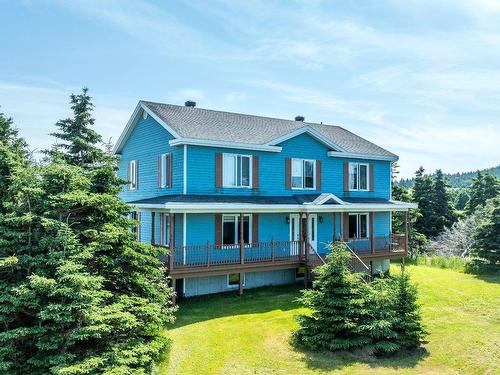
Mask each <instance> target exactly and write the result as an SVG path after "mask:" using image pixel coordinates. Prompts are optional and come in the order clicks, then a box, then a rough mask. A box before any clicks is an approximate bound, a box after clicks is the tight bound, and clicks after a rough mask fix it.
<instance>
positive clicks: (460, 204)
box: [454, 188, 469, 211]
mask: <svg viewBox="0 0 500 375" xmlns="http://www.w3.org/2000/svg"><path fill="white" fill-rule="evenodd" d="M468 201H469V192H468V189H463V188H461V189H457V191H456V195H455V199H454V205H455V209H456V210H460V211H462V210H464V209H465V206H466V205H467V202H468Z"/></svg>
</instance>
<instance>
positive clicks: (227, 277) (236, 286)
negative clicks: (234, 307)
mask: <svg viewBox="0 0 500 375" xmlns="http://www.w3.org/2000/svg"><path fill="white" fill-rule="evenodd" d="M234 273H239V272H234ZM229 275H230V274H229V273H228V274H227V275H226V286H227V288H228V289H236V288H238V287H239V286H240V285H239V283H238V284H236V285H230V284H229ZM246 276H247V275H246V272H243V286H245V281H246Z"/></svg>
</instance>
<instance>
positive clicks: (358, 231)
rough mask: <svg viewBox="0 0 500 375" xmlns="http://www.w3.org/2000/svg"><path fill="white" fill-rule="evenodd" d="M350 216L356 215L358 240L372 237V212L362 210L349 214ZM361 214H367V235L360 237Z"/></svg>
mask: <svg viewBox="0 0 500 375" xmlns="http://www.w3.org/2000/svg"><path fill="white" fill-rule="evenodd" d="M349 216H356V237H355V238H354V239H356V240H367V239H369V238H370V214H369V213H368V212H362V213H359V214H349ZM360 216H366V237H360V236H359V234H360V233H361V220H360Z"/></svg>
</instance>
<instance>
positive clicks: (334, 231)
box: [333, 212, 337, 242]
mask: <svg viewBox="0 0 500 375" xmlns="http://www.w3.org/2000/svg"><path fill="white" fill-rule="evenodd" d="M335 241H337V214H336V213H335V212H334V213H333V242H335Z"/></svg>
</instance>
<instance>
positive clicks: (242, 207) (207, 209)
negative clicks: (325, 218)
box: [134, 203, 415, 213]
mask: <svg viewBox="0 0 500 375" xmlns="http://www.w3.org/2000/svg"><path fill="white" fill-rule="evenodd" d="M134 206H135V207H136V208H137V209H139V210H144V211H151V210H165V211H168V212H172V213H184V212H185V213H234V212H241V213H252V212H254V213H257V212H273V213H280V212H282V213H287V212H311V213H313V212H367V211H372V212H381V211H407V210H408V209H410V208H415V204H413V203H404V204H380V203H359V204H353V203H351V204H345V205H341V204H339V205H317V204H315V205H301V204H282V205H272V204H246V203H236V204H235V203H168V204H141V203H140V204H136V205H134Z"/></svg>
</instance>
